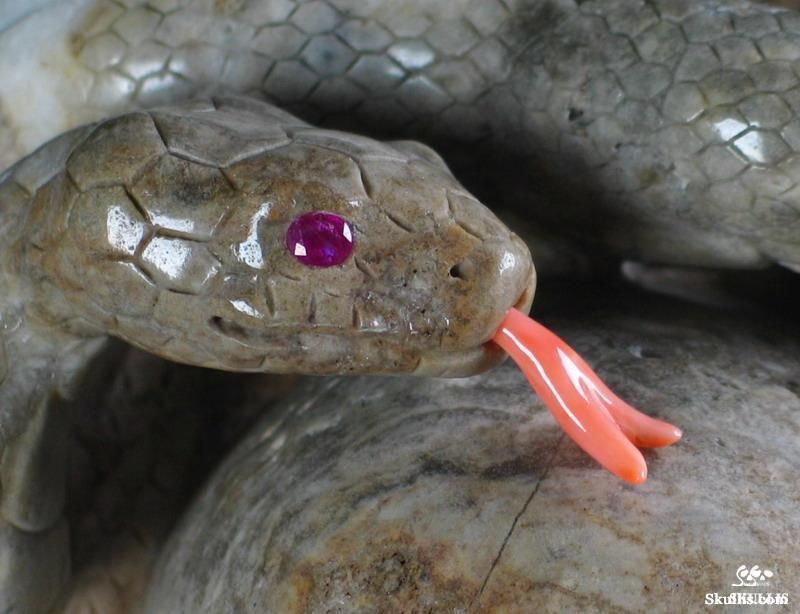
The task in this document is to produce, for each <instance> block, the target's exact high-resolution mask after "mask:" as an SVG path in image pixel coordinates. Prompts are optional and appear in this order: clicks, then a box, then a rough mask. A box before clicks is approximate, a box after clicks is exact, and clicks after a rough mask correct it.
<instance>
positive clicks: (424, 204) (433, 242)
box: [27, 98, 535, 375]
mask: <svg viewBox="0 0 800 614" xmlns="http://www.w3.org/2000/svg"><path fill="white" fill-rule="evenodd" d="M32 211H33V213H32V216H31V220H37V219H38V220H39V222H38V223H35V224H34V223H33V222H32V225H31V227H30V228H29V230H28V233H29V234H30V235H31V237H32V241H31V247H30V249H29V251H28V253H27V262H28V266H29V267H31V269H32V273H31V276H32V277H34V278H37V277H38V278H39V282H40V283H38V284H37V287H38V288H41V289H40V290H37V291H38V292H39V295H40V296H39V299H38V305H39V306H40V307H41V308H42V310H43V311H44V312H47V313H48V314H49V317H50V319H51V320H52V319H56V320H60V321H63V322H74V321H75V319H76V318H77V319H78V320H80V321H82V322H87V323H89V324H90V325H91V326H93V327H95V328H99V329H100V330H102V331H104V332H108V333H110V334H112V335H115V336H118V337H121V338H123V339H125V340H127V341H129V342H131V343H133V344H135V345H137V346H140V347H142V348H144V349H146V350H149V351H152V352H154V353H157V354H161V355H164V356H166V357H168V358H171V359H173V360H178V361H181V362H186V363H191V364H199V365H204V366H209V367H215V368H222V369H230V370H237V371H242V370H249V371H270V372H293V373H312V374H325V373H348V372H354V373H366V372H370V373H380V372H384V373H386V372H388V373H408V372H416V373H425V374H442V375H463V374H471V373H474V372H476V371H479V370H481V369H483V368H486V367H488V366H490V365H491V364H493V363H495V362H496V361H497V360H499V359H500V358H501V355H502V354H501V352H500V351H499V350H498V349H496V347H495V346H494V345H493V344H489V343H487V341H488V340H489V339H490V338H491V336H492V334H493V333H494V331H495V330H496V328H497V326H498V325H499V323H500V321H501V320H502V318H503V316H504V315H505V313H506V311H507V310H508V309H509V308H510V307H512V306H517V307H519V308H521V309H527V308H528V307H529V306H530V303H531V301H532V299H533V292H534V285H535V274H534V269H533V264H532V262H531V257H530V253H529V251H528V249H527V247H526V246H525V244H524V243H523V242H522V241H521V240H520V239H519V238H518V237H517V236H516V235H514V234H512V233H511V232H510V231H509V230H508V229H507V228H506V227H505V226H504V225H503V224H502V223H501V222H499V221H498V220H497V219H496V218H495V217H494V215H493V214H492V213H491V212H490V211H489V210H488V209H487V208H485V207H484V206H483V205H482V204H480V203H479V202H478V201H477V200H476V199H475V198H473V197H472V196H471V195H470V194H469V193H468V192H467V191H466V190H465V189H464V188H463V187H462V186H461V185H460V184H459V183H458V182H457V181H456V180H455V179H454V177H453V176H452V175H451V174H450V172H449V170H448V169H447V167H446V165H445V164H444V163H443V162H442V161H441V159H440V158H439V157H438V156H437V155H436V154H435V153H433V152H432V151H431V150H429V149H428V148H427V147H425V146H424V145H421V144H419V143H413V142H397V143H388V144H387V143H380V142H378V141H374V140H372V139H367V138H362V137H357V136H354V135H351V134H345V133H340V132H335V131H330V130H321V129H317V128H312V127H310V126H308V125H307V124H305V123H304V122H301V121H300V120H297V119H296V118H294V117H292V116H290V115H288V114H285V113H283V112H280V111H277V110H275V109H274V108H272V107H269V106H266V105H263V106H262V105H260V104H258V103H254V102H253V101H250V100H247V101H245V100H240V99H227V98H226V99H221V100H216V101H215V102H214V103H213V104H197V103H195V104H191V105H188V106H187V105H184V106H182V107H174V108H168V109H162V110H156V111H152V112H149V113H133V114H129V115H124V116H122V117H120V118H117V119H114V120H110V121H107V122H104V123H102V124H99V125H98V126H97V127H95V128H94V129H93V130H91V131H89V132H88V133H86V134H85V135H82V136H81V139H80V140H79V142H78V144H77V145H75V146H74V147H72V148H71V150H70V153H69V154H68V155H67V156H66V157H65V161H64V172H62V173H59V174H56V175H55V176H54V177H53V178H52V179H51V180H50V181H49V183H48V184H47V185H45V186H44V187H43V188H41V189H40V190H39V191H38V193H37V196H36V198H35V203H34V206H33V210H32ZM314 211H325V212H329V213H332V214H335V215H337V216H339V217H340V218H343V219H344V220H345V221H346V223H347V225H348V229H349V230H348V234H349V235H350V236H351V238H352V243H353V247H352V253H350V254H349V255H348V257H347V258H346V259H345V260H344V261H343V262H341V263H340V264H337V265H335V266H327V267H319V266H308V264H306V263H304V262H302V261H301V259H298V258H297V257H296V254H293V253H292V252H291V251H290V249H288V247H287V240H286V233H287V229H288V228H289V226H290V224H291V223H292V221H293V220H295V219H296V218H297V217H298V216H300V215H302V214H306V213H309V212H314Z"/></svg>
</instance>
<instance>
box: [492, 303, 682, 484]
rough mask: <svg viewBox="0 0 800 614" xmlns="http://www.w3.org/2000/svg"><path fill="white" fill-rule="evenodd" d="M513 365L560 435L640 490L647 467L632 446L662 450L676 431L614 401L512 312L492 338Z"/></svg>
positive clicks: (571, 355)
mask: <svg viewBox="0 0 800 614" xmlns="http://www.w3.org/2000/svg"><path fill="white" fill-rule="evenodd" d="M494 341H495V342H496V343H497V344H498V345H500V346H501V347H502V348H503V349H504V350H505V351H506V352H507V353H508V354H509V355H510V356H511V357H512V359H513V360H514V361H515V362H516V363H517V364H518V365H519V367H520V368H521V369H522V371H523V372H524V373H525V375H526V376H527V378H528V381H529V382H530V383H531V385H532V386H533V388H534V389H535V390H536V392H537V393H538V394H539V396H540V397H542V399H543V400H544V402H545V403H546V404H547V406H548V408H549V409H550V411H551V413H552V414H553V415H554V416H555V418H556V420H557V421H558V422H559V424H560V425H561V426H562V428H564V430H565V431H566V433H567V434H568V435H569V436H570V437H571V438H572V439H573V440H574V441H575V442H576V443H577V444H578V445H579V446H580V447H581V448H583V449H584V450H585V451H586V452H587V453H588V454H589V455H590V456H592V457H593V458H594V459H595V460H596V461H597V462H599V463H600V464H601V465H603V466H604V467H605V468H606V469H608V470H609V471H611V472H612V473H614V474H615V475H617V476H618V477H620V478H622V479H623V480H625V481H627V482H630V483H633V484H641V483H643V482H644V481H645V480H646V479H647V465H646V463H645V460H644V457H642V455H641V453H640V452H639V451H638V450H637V449H636V448H635V447H634V446H633V445H632V444H635V445H638V446H642V447H661V446H667V445H670V444H673V443H675V442H676V441H678V440H679V439H680V438H681V436H682V432H681V430H680V429H679V428H678V427H676V426H673V425H671V424H669V423H667V422H664V421H662V420H657V419H655V418H651V417H650V416H647V415H646V414H643V413H641V412H639V411H637V410H636V409H634V408H633V407H631V406H630V405H628V404H627V403H625V402H624V401H622V400H621V399H620V398H619V397H617V396H616V395H615V394H614V393H613V392H611V390H610V389H609V388H608V387H607V386H606V385H605V384H604V383H603V382H602V381H601V380H600V378H599V376H598V375H597V374H596V373H595V372H594V371H593V370H592V369H591V368H590V367H589V366H588V365H587V364H586V362H585V361H584V360H583V359H582V358H581V357H580V356H578V354H577V353H576V352H575V351H574V350H573V349H572V348H570V347H569V346H568V345H567V344H566V343H564V341H563V340H561V339H560V338H559V337H557V336H556V335H555V334H553V333H552V332H550V331H549V330H548V329H546V328H545V327H544V326H542V325H541V324H539V323H537V322H536V321H534V320H533V319H531V318H529V317H528V316H526V315H525V314H523V313H522V312H520V311H518V310H517V309H514V308H512V309H510V310H509V311H508V313H507V314H506V317H505V319H504V320H503V322H502V324H501V325H500V327H499V328H498V329H497V332H496V333H495V335H494Z"/></svg>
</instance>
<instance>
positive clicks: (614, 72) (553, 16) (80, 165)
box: [0, 0, 800, 611]
mask: <svg viewBox="0 0 800 614" xmlns="http://www.w3.org/2000/svg"><path fill="white" fill-rule="evenodd" d="M23 4H24V6H23ZM3 8H6V7H3ZM6 10H7V11H8V12H7V14H6V15H0V23H2V24H3V25H4V26H5V28H6V30H5V31H4V32H3V35H2V38H0V83H1V84H2V85H0V119H1V120H2V122H3V124H4V125H6V126H8V129H6V130H4V131H3V133H2V137H0V138H2V139H3V141H2V150H3V156H4V158H3V166H7V165H10V164H11V163H12V162H14V161H15V160H16V159H17V158H19V157H22V156H24V155H27V154H29V153H30V152H31V151H32V150H33V149H34V148H36V147H38V146H39V145H41V144H42V143H43V142H45V141H46V140H48V139H50V138H52V137H53V136H55V135H56V134H58V133H60V132H63V131H67V130H71V129H75V130H74V131H71V132H67V133H66V134H64V135H63V136H61V137H59V138H58V139H56V140H54V141H52V142H50V143H48V144H47V145H45V146H44V147H43V148H42V149H40V150H38V151H37V152H36V153H34V154H33V155H31V156H30V157H28V158H26V159H25V160H24V161H23V162H21V163H19V164H17V165H16V166H14V167H12V168H11V169H10V170H9V171H8V172H7V173H6V174H4V175H3V177H2V180H0V214H2V217H0V229H1V230H2V234H1V235H0V242H1V243H0V250H1V251H2V254H3V263H2V266H3V285H4V288H8V291H7V292H5V293H4V296H3V299H2V301H3V302H2V318H3V343H2V345H0V348H2V355H0V380H2V385H0V406H1V408H2V411H1V412H0V445H3V446H4V447H5V452H4V455H3V465H2V469H1V473H2V476H1V477H0V480H2V501H0V512H2V517H3V521H2V522H3V523H4V524H3V527H2V531H3V534H4V535H5V537H4V538H3V539H4V540H5V543H10V544H17V545H16V546H14V547H13V548H7V549H6V552H12V554H11V555H7V554H4V555H3V556H11V557H12V558H13V557H14V556H16V555H15V554H13V553H14V552H19V553H23V555H24V556H27V557H31V559H32V560H35V561H48V563H47V565H43V566H42V567H41V575H40V576H38V575H37V576H35V577H34V576H32V578H33V579H31V580H28V579H26V578H27V577H26V578H23V576H20V572H19V570H20V569H21V568H22V566H21V565H19V564H15V565H6V566H4V567H2V572H0V573H4V574H5V576H3V577H2V578H0V595H3V597H2V599H5V600H6V601H5V602H3V601H0V605H3V606H6V607H19V608H21V609H22V611H25V610H26V609H29V610H35V609H46V608H47V607H49V606H50V605H51V604H52V599H51V595H46V594H43V593H40V592H37V591H36V590H35V581H36V578H37V577H38V578H41V577H47V576H53V577H61V578H62V580H64V579H65V578H66V572H65V569H66V563H65V562H64V552H65V545H64V540H65V539H66V528H65V526H64V523H63V521H62V520H59V519H60V515H61V507H62V500H63V484H62V480H61V478H59V471H56V470H54V468H57V467H58V465H59V463H60V462H61V456H60V455H59V453H58V450H59V449H60V444H59V443H58V441H59V439H60V437H63V435H61V436H60V435H59V433H60V432H61V431H62V430H63V429H61V427H60V425H59V424H58V420H59V418H58V416H54V415H53V413H52V412H48V399H49V398H50V396H51V393H52V391H54V390H56V391H58V392H59V394H60V395H62V396H68V395H69V389H70V386H71V385H72V383H73V381H74V380H75V374H76V373H77V371H78V370H79V369H80V368H81V367H82V365H83V364H84V363H85V362H86V360H88V358H89V357H90V356H91V355H93V354H94V353H95V352H96V351H97V349H98V347H99V343H100V341H98V339H100V340H101V339H102V335H104V334H107V333H110V334H113V335H116V336H119V337H121V338H123V339H126V340H128V341H131V342H132V343H134V344H137V345H139V346H141V347H143V348H146V349H148V350H151V351H155V352H157V353H159V354H161V355H164V356H166V357H169V358H172V359H176V360H180V361H185V362H191V363H193V364H201V365H205V366H213V367H218V368H225V369H231V370H269V371H280V372H304V373H333V372H386V371H388V372H412V371H415V372H419V373H443V374H453V375H456V374H465V373H471V372H474V371H475V370H477V369H480V368H483V367H485V366H488V364H491V362H492V361H494V360H495V359H496V358H497V356H496V355H490V351H489V350H487V349H486V348H485V346H483V345H482V344H483V343H484V342H485V341H486V340H487V339H488V338H489V336H490V335H491V333H492V331H493V330H494V328H496V326H497V324H498V322H499V320H500V318H501V317H502V314H503V313H504V311H505V309H506V308H507V307H508V306H511V305H514V304H519V305H520V306H522V307H525V306H527V305H529V303H530V301H531V300H532V294H533V277H532V275H533V273H532V269H531V267H530V266H529V264H528V257H527V249H526V248H525V246H524V245H522V243H521V242H520V241H519V240H518V239H517V238H515V237H514V236H513V235H511V234H510V233H509V232H508V231H507V230H506V229H505V227H504V226H503V225H502V224H500V223H498V222H497V221H496V220H495V218H494V217H493V216H492V215H491V214H490V213H488V212H487V211H486V210H485V209H484V208H483V207H482V206H481V205H480V204H479V203H477V201H475V199H474V198H473V197H471V196H470V195H469V194H468V193H467V192H466V191H465V190H464V189H463V188H461V187H460V185H459V184H458V183H457V182H456V181H455V180H454V179H453V177H452V176H451V175H450V173H449V171H448V170H447V168H446V167H445V166H444V164H443V163H442V162H441V160H440V159H439V158H438V156H437V155H436V154H434V153H433V152H432V151H430V150H428V149H427V148H426V147H425V146H423V145H419V144H417V143H409V142H400V143H394V144H386V145H382V144H380V143H378V142H377V141H372V140H369V139H365V138H361V137H355V136H348V135H346V134H344V133H338V132H328V131H324V130H321V129H316V128H312V127H310V126H309V125H308V124H306V123H305V122H304V121H302V120H298V119H295V118H294V117H293V116H291V115H288V114H287V113H284V112H282V111H279V110H277V109H276V108H274V107H271V106H269V105H266V104H263V103H261V102H256V101H253V100H251V99H248V98H237V97H229V96H224V95H221V94H230V93H236V94H256V95H262V96H263V95H266V96H267V97H269V98H271V99H273V100H274V101H275V102H277V103H279V104H281V106H283V107H284V108H286V109H288V110H290V111H292V112H294V113H296V114H298V115H299V116H301V117H303V118H304V119H308V120H312V121H313V122H315V123H317V124H321V125H324V126H328V127H337V128H356V129H358V130H359V131H361V132H367V133H370V134H372V135H375V136H379V137H386V138H396V137H398V136H400V135H402V136H403V138H407V137H418V138H423V139H424V140H425V141H426V142H428V143H429V144H432V145H435V146H436V147H437V149H439V150H440V151H441V152H442V153H444V154H445V157H446V159H447V160H448V163H449V164H450V165H451V166H452V168H453V169H454V170H455V171H456V174H459V173H461V176H463V177H467V178H469V180H467V181H466V183H467V187H469V188H470V189H471V190H473V192H474V193H476V194H477V195H478V196H480V197H481V198H482V199H483V201H484V202H487V203H489V204H492V205H496V206H497V207H498V208H499V209H503V208H509V207H510V208H515V210H516V211H517V215H520V212H521V215H522V216H524V217H529V218H530V221H531V223H532V224H533V225H534V233H536V232H538V231H539V230H541V229H547V230H551V229H553V228H558V229H559V230H558V232H562V233H564V234H567V235H579V236H583V237H585V236H586V235H590V236H591V239H592V240H593V241H594V240H596V241H599V242H602V243H603V244H604V245H605V246H606V247H607V249H608V250H609V251H610V252H612V253H614V254H616V255H626V256H633V257H637V258H641V259H648V260H655V261H660V262H668V263H674V264H699V265H704V266H736V267H761V266H766V265H767V264H769V263H770V262H779V263H782V264H785V265H787V266H790V267H797V266H798V265H800V245H798V240H797V236H798V234H797V229H796V226H797V220H798V215H799V214H800V203H799V202H798V199H800V190H799V189H798V187H797V181H798V179H797V178H798V173H797V171H796V167H797V165H798V164H800V154H799V153H798V149H800V120H798V118H797V111H798V109H799V108H800V78H799V77H798V75H797V72H796V70H795V69H796V67H797V66H796V62H797V60H798V59H800V20H798V18H797V15H796V14H795V13H793V12H789V11H782V10H778V9H773V8H768V7H764V6H760V5H755V4H752V3H750V2H728V3H722V2H710V1H708V2H686V1H681V0H672V1H667V0H663V1H662V0H656V1H650V2H644V1H642V2H637V1H634V0H620V1H617V2H581V3H576V2H572V1H568V0H551V1H534V0H527V1H526V0H519V1H512V0H490V1H488V2H487V1H478V0H475V1H474V2H446V3H442V2H434V1H432V0H431V1H426V0H410V1H409V2H404V3H402V4H401V3H397V2H388V1H387V2H379V1H376V2H360V1H356V0H329V1H327V2H322V1H314V2H299V3H295V2H290V1H289V0H274V1H246V0H240V1H236V0H231V1H227V2H226V1H221V0H216V1H213V2H212V1H211V0H209V1H206V2H200V1H198V2H189V1H186V2H182V1H180V0H153V1H151V2H142V3H137V2H129V3H122V2H119V3H118V2H113V1H110V0H108V1H106V0H104V1H101V2H98V1H87V0H74V1H71V2H62V3H47V2H39V3H34V4H29V3H19V4H17V5H14V4H12V5H10V6H9V7H8V8H6ZM31 74H35V75H41V77H42V78H37V79H31V78H30V75H31ZM211 95H213V96H215V97H214V98H212V99H211V102H191V103H184V104H182V105H177V106H175V105H174V104H173V103H175V102H181V101H186V100H189V99H194V98H195V97H197V96H206V97H207V96H211ZM166 104H173V106H167V107H163V105H166ZM137 108H147V109H154V108H158V110H154V111H150V112H147V113H145V112H134V113H132V114H128V115H125V116H123V117H122V118H120V119H117V120H113V121H111V122H106V123H103V124H101V125H100V126H99V127H98V126H96V125H90V126H88V127H83V128H76V126H81V125H83V124H86V123H87V122H94V121H97V120H99V119H102V118H105V117H109V116H111V115H115V114H117V113H121V112H126V111H129V110H131V109H137ZM475 167H477V168H480V169H481V173H480V174H479V175H478V174H475V173H471V174H469V173H468V174H466V175H465V174H463V173H464V172H465V171H466V170H467V169H469V168H475ZM576 176H579V177H580V181H577V180H576V179H575V177H576ZM204 203H208V204H207V205H205V204H204ZM319 203H325V206H324V207H323V208H324V209H327V210H332V211H334V212H339V213H341V214H342V215H344V216H345V217H348V218H352V222H353V224H354V226H355V228H356V231H357V232H356V239H357V252H356V257H355V258H354V259H353V260H352V261H351V263H350V265H349V266H347V267H345V268H344V269H341V270H339V269H337V270H335V271H334V270H325V271H317V272H315V273H313V274H309V272H308V270H304V269H302V267H301V265H299V264H298V263H297V262H296V261H294V260H293V259H292V258H291V257H290V255H288V254H287V253H286V252H285V251H281V250H277V251H276V250H274V249H272V248H271V247H270V246H275V245H281V244H282V243H281V242H282V241H283V234H282V233H283V232H284V231H285V227H286V224H287V223H288V221H290V220H291V218H292V217H293V216H294V215H296V214H297V213H298V212H302V211H304V210H307V209H309V208H314V209H318V208H320V207H319V206H318V205H319ZM234 204H235V206H234ZM265 246H266V247H265ZM256 248H257V249H256ZM534 251H536V245H534ZM543 252H544V253H546V251H544V250H543ZM176 263H177V264H176ZM462 265H463V266H462ZM453 271H456V274H455V275H454V274H453ZM412 278H413V279H414V280H416V281H415V282H413V283H410V285H403V282H409V280H411V279H412ZM254 289H255V291H254ZM248 293H250V294H248ZM267 316H268V319H269V321H270V322H271V326H272V328H264V326H262V322H263V320H264V319H265V317H267ZM375 333H377V334H375ZM312 349H313V351H311V350H312Z"/></svg>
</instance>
